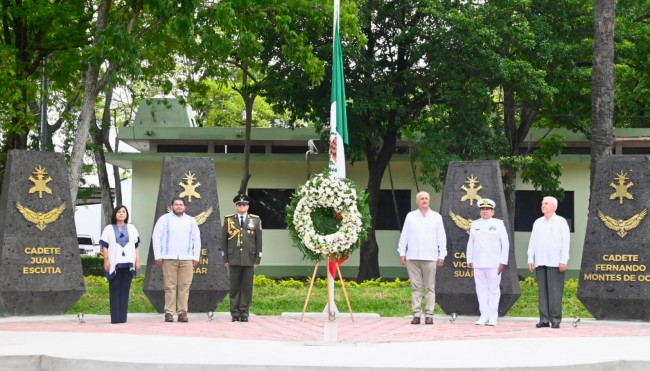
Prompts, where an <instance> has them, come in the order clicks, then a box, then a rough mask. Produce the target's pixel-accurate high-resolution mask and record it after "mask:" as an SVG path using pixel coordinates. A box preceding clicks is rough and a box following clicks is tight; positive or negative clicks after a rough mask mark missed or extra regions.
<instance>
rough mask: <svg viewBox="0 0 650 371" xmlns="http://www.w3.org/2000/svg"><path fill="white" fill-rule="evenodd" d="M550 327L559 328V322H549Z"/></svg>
mask: <svg viewBox="0 0 650 371" xmlns="http://www.w3.org/2000/svg"><path fill="white" fill-rule="evenodd" d="M551 328H560V324H559V323H551Z"/></svg>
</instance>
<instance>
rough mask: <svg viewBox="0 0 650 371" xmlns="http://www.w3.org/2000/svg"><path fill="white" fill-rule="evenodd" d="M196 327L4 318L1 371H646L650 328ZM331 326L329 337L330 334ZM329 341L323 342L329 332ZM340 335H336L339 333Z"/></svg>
mask: <svg viewBox="0 0 650 371" xmlns="http://www.w3.org/2000/svg"><path fill="white" fill-rule="evenodd" d="M189 319H190V321H189V323H178V322H174V323H165V322H163V317H162V315H158V314H131V315H129V319H128V322H127V323H126V324H119V325H113V324H110V319H109V317H108V316H95V315H86V316H85V317H84V318H83V323H80V321H79V319H78V318H77V316H74V315H62V316H38V317H0V370H70V369H73V370H76V369H84V370H89V371H92V370H104V369H113V368H115V367H119V369H120V370H145V371H146V370H304V369H311V370H327V369H331V370H335V369H336V370H406V369H421V370H422V369H431V370H451V369H465V370H468V369H477V370H478V369H483V370H486V369H489V370H498V369H502V370H518V369H521V370H550V369H566V368H567V367H572V368H573V369H574V371H579V370H649V369H650V350H648V349H650V323H645V322H619V321H595V320H585V319H582V320H581V321H580V322H579V323H578V325H577V327H574V326H572V324H571V322H572V321H571V319H566V320H565V322H564V323H563V324H562V326H561V328H560V329H550V328H543V329H537V328H535V323H536V320H535V319H532V318H509V317H505V318H501V319H499V323H498V325H497V326H495V327H488V326H476V325H474V321H475V320H476V318H474V317H471V318H470V317H459V318H458V319H457V320H456V321H454V322H453V323H452V321H450V319H449V317H446V316H440V317H436V318H435V324H434V325H433V326H431V325H424V324H422V325H411V324H410V323H409V322H410V318H403V317H402V318H396V317H379V316H376V315H363V314H355V321H352V320H351V318H350V316H349V314H344V313H341V314H339V316H338V318H337V319H336V321H335V322H334V323H328V321H327V320H326V319H325V318H323V317H321V316H314V315H309V316H306V317H305V318H304V319H303V320H302V321H301V320H300V318H299V315H296V314H286V315H283V316H252V317H251V320H250V322H248V323H232V322H230V317H229V316H228V315H227V314H226V313H216V314H214V316H213V318H209V317H208V315H207V314H205V313H190V315H189ZM326 326H327V332H326V330H325V328H326ZM326 334H327V335H328V339H329V340H330V341H325V339H326V338H325V335H326ZM334 334H335V335H336V337H335V339H334V338H333V335H334Z"/></svg>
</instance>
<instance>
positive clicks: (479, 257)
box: [467, 198, 510, 326]
mask: <svg viewBox="0 0 650 371" xmlns="http://www.w3.org/2000/svg"><path fill="white" fill-rule="evenodd" d="M477 206H478V207H479V209H480V214H481V218H480V219H477V220H475V221H473V222H472V226H471V227H470V231H469V240H468V241H467V263H468V264H469V267H470V268H471V269H473V271H474V282H475V284H476V296H477V297H478V304H479V310H480V312H481V317H480V318H479V320H478V321H476V324H477V325H487V326H496V324H497V317H498V316H499V299H500V298H501V289H500V288H499V285H500V284H501V273H502V272H503V270H504V269H505V268H506V266H507V265H508V254H509V249H510V243H509V242H508V232H506V227H505V225H504V224H503V220H501V219H496V218H493V216H494V206H495V202H494V201H492V200H490V199H489V198H482V199H480V200H479V201H478V202H477Z"/></svg>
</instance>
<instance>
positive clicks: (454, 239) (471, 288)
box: [436, 161, 521, 316]
mask: <svg viewBox="0 0 650 371" xmlns="http://www.w3.org/2000/svg"><path fill="white" fill-rule="evenodd" d="M481 198H489V199H492V200H493V201H494V202H495V203H496V208H495V214H494V217H495V218H499V219H502V220H503V222H504V223H505V225H506V229H507V230H508V236H509V240H510V257H509V259H508V267H507V268H506V269H505V270H504V271H503V273H502V277H501V299H500V300H499V316H504V315H505V314H506V313H508V311H509V310H510V308H511V307H512V305H513V304H514V303H515V302H516V301H517V299H519V296H521V288H520V287H519V275H518V272H517V263H516V261H515V254H514V251H515V250H514V238H513V231H512V230H511V228H510V223H509V218H508V212H507V209H506V200H505V197H504V194H503V183H502V180H501V168H500V167H499V162H498V161H481V162H454V163H451V164H450V165H449V167H448V168H447V179H446V181H445V187H444V189H443V192H442V205H441V210H440V214H442V219H443V222H444V224H445V234H446V235H447V258H446V259H445V263H444V266H443V267H442V268H438V270H437V273H436V302H437V303H438V304H439V305H440V307H441V308H442V310H444V311H445V313H448V314H451V313H456V314H459V315H476V316H478V315H479V314H480V312H479V308H478V299H477V297H476V286H475V284H474V275H473V273H474V272H473V271H472V270H471V269H470V268H469V266H468V264H467V260H466V257H465V254H466V252H467V241H468V239H469V227H470V224H471V223H472V221H473V220H476V219H478V218H480V215H479V208H478V207H477V206H476V202H477V201H478V200H479V199H481Z"/></svg>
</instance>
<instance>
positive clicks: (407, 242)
mask: <svg viewBox="0 0 650 371" xmlns="http://www.w3.org/2000/svg"><path fill="white" fill-rule="evenodd" d="M430 200H431V198H430V196H429V194H428V193H427V192H419V193H418V194H417V195H416V196H415V202H416V203H417V205H418V209H417V210H413V211H411V212H410V213H408V214H407V215H406V220H405V221H404V228H403V229H402V234H401V236H400V239H399V244H398V248H397V251H398V252H399V256H400V259H401V263H402V265H406V270H407V272H408V275H409V279H410V280H411V307H412V309H413V320H412V321H411V324H413V325H419V324H420V317H422V289H424V299H425V307H424V310H425V313H424V315H425V321H424V323H425V324H427V325H433V308H434V306H435V304H436V268H437V267H442V264H443V263H444V261H445V257H446V256H447V236H446V235H445V227H444V225H443V224H442V216H441V215H440V214H439V213H437V212H435V211H433V210H431V209H430V208H429V202H430Z"/></svg>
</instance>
